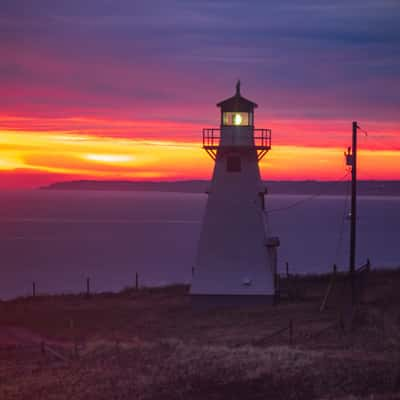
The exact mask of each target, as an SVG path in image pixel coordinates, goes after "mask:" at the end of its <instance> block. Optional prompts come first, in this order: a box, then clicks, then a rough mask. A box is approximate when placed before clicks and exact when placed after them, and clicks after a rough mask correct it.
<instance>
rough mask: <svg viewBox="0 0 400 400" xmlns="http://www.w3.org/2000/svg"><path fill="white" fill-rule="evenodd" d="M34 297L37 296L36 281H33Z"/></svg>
mask: <svg viewBox="0 0 400 400" xmlns="http://www.w3.org/2000/svg"><path fill="white" fill-rule="evenodd" d="M32 297H36V282H35V281H33V282H32Z"/></svg>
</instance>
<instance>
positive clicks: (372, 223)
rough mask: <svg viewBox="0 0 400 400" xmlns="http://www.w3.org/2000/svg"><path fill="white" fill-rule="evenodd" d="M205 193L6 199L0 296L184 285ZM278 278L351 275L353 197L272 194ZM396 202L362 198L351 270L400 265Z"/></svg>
mask: <svg viewBox="0 0 400 400" xmlns="http://www.w3.org/2000/svg"><path fill="white" fill-rule="evenodd" d="M206 200H207V197H206V195H205V194H188V193H168V192H133V191H126V192H112V191H57V190H53V191H52V190H48V191H46V190H32V191H4V192H2V193H1V198H0V255H1V262H0V298H1V299H10V298H14V297H17V296H24V295H28V294H30V293H31V292H32V282H33V281H35V282H36V290H37V293H79V292H83V291H85V290H86V279H87V278H88V277H89V278H90V282H91V289H92V290H93V291H94V292H102V291H118V290H121V289H123V288H125V287H129V286H133V285H134V283H135V274H136V273H138V276H139V283H140V284H141V285H147V286H156V285H166V284H171V283H182V282H190V280H191V271H192V266H194V261H195V254H196V246H197V241H198V238H199V234H200V227H201V219H202V216H203V213H204V210H205V204H206ZM267 209H268V210H269V213H268V219H269V224H270V229H271V233H272V234H273V235H274V236H279V237H280V241H281V246H280V248H279V253H278V257H279V261H278V262H279V270H280V271H281V272H283V271H284V270H285V263H286V262H288V263H289V268H290V271H291V272H292V273H301V274H307V273H325V272H328V271H331V270H332V266H333V264H334V263H336V264H337V265H338V268H339V270H344V269H346V268H348V258H349V246H348V244H349V220H348V218H347V217H348V213H349V199H348V198H345V197H343V196H320V197H310V196H297V195H270V196H268V197H267ZM399 239H400V197H384V196H374V197H372V196H360V197H359V200H358V237H357V263H358V265H362V264H364V263H365V262H366V259H367V258H370V260H371V263H372V267H373V268H392V267H399V266H400V243H399Z"/></svg>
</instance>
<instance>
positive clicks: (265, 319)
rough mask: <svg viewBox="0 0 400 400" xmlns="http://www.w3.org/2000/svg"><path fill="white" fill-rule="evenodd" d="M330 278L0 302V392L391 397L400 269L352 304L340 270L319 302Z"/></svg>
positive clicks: (398, 339)
mask: <svg viewBox="0 0 400 400" xmlns="http://www.w3.org/2000/svg"><path fill="white" fill-rule="evenodd" d="M330 279H331V277H330V276H328V275H325V276H304V277H299V276H293V277H291V278H289V280H288V281H285V282H283V283H284V285H286V286H287V285H289V287H291V288H292V289H293V293H292V296H293V297H291V298H286V297H285V298H284V299H283V300H282V301H281V302H280V303H278V304H277V305H275V306H259V307H247V308H231V309H214V310H193V309H192V308H191V305H190V298H189V296H188V286H184V285H176V286H169V287H164V288H141V289H139V290H135V289H131V288H128V289H126V290H124V291H122V292H120V293H99V294H93V295H91V296H90V297H86V296H85V295H83V294H82V295H59V296H45V295H42V296H37V297H35V298H32V297H30V298H29V297H27V298H19V299H15V300H12V301H5V302H0V327H1V329H0V360H1V362H0V397H1V398H4V399H8V400H20V399H27V398H29V399H41V400H46V399H55V400H63V399H71V398H73V399H77V400H80V399H104V400H106V399H107V400H108V399H111V398H115V399H127V400H128V399H143V400H175V399H178V400H183V399H194V400H200V399H201V400H204V399H213V400H224V399H229V400H244V399H246V400H261V399H274V400H275V399H276V400H283V399H298V400H300V399H306V400H313V399H342V400H350V399H351V400H356V399H365V400H367V399H376V400H383V399H393V400H394V399H399V398H400V291H399V290H398V288H399V287H400V269H397V270H387V271H378V270H376V271H372V272H371V273H370V274H369V276H368V280H367V285H366V286H365V290H364V294H363V295H362V296H361V302H360V304H359V305H358V306H357V307H356V308H355V309H353V310H352V311H351V309H350V308H349V307H348V304H349V303H348V301H349V296H348V290H347V289H348V287H349V284H348V280H347V277H346V276H345V275H343V274H339V275H338V277H337V283H336V284H335V285H334V287H333V290H332V292H331V296H330V297H329V300H328V302H327V307H326V310H325V311H323V312H320V311H319V308H320V304H321V302H322V299H323V297H324V294H325V293H326V289H327V287H328V284H329V281H330ZM290 321H292V324H291V326H292V335H290V330H289V329H288V327H289V326H290V323H289V322H290ZM277 332H278V333H277ZM42 342H44V345H43V344H42Z"/></svg>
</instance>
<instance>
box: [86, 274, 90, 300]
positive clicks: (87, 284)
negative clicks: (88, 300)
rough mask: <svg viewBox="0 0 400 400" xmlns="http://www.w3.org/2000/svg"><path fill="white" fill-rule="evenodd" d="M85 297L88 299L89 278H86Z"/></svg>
mask: <svg viewBox="0 0 400 400" xmlns="http://www.w3.org/2000/svg"><path fill="white" fill-rule="evenodd" d="M86 297H90V278H86Z"/></svg>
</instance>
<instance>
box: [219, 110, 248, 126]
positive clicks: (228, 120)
mask: <svg viewBox="0 0 400 400" xmlns="http://www.w3.org/2000/svg"><path fill="white" fill-rule="evenodd" d="M222 122H223V125H224V126H249V125H250V123H249V113H247V112H230V111H229V112H224V113H223V116H222Z"/></svg>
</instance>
